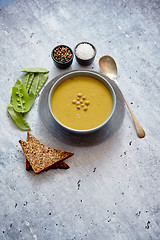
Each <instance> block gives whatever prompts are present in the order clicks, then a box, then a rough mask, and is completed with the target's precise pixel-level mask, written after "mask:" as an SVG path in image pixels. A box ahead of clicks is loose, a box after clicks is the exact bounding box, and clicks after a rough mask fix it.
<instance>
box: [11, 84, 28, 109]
mask: <svg viewBox="0 0 160 240" xmlns="http://www.w3.org/2000/svg"><path fill="white" fill-rule="evenodd" d="M17 92H18V95H17ZM12 102H13V108H14V110H15V111H16V112H21V113H24V112H27V111H28V110H29V109H30V102H29V95H28V92H27V90H26V88H25V86H24V84H20V85H16V86H14V87H13V88H12ZM23 102H25V103H24V104H23Z"/></svg>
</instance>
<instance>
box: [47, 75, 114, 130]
mask: <svg viewBox="0 0 160 240" xmlns="http://www.w3.org/2000/svg"><path fill="white" fill-rule="evenodd" d="M112 107H113V100H112V96H111V94H110V92H109V90H108V89H107V87H106V86H105V85H104V84H103V83H101V82H100V81H98V80H97V79H95V78H92V77H87V76H76V77H72V78H69V79H67V80H66V81H64V82H63V83H62V84H60V85H59V86H58V87H57V89H56V90H55V92H54V94H53V96H52V100H51V108H52V112H53V114H54V116H55V117H56V118H57V120H58V121H59V122H61V123H62V124H63V125H65V126H67V127H69V128H72V129H76V130H89V129H93V128H96V127H98V126H99V125H101V124H103V123H104V122H105V121H106V120H107V119H108V117H109V116H110V114H111V112H112Z"/></svg>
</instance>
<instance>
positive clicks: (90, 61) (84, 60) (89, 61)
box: [74, 42, 97, 66]
mask: <svg viewBox="0 0 160 240" xmlns="http://www.w3.org/2000/svg"><path fill="white" fill-rule="evenodd" d="M81 44H88V45H90V46H91V47H92V48H93V50H94V55H93V57H91V58H88V59H83V58H80V57H79V56H77V52H76V51H77V48H78V46H79V45H81ZM96 53H97V51H96V48H95V47H94V46H93V45H92V44H91V43H89V42H80V43H78V44H77V45H76V47H75V49H74V54H75V57H76V60H77V62H78V63H79V64H80V65H83V66H87V65H90V64H91V63H92V62H93V61H94V58H95V56H96Z"/></svg>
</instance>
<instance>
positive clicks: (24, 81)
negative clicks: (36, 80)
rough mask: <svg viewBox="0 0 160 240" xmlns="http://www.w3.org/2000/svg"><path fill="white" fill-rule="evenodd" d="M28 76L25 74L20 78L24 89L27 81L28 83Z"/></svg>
mask: <svg viewBox="0 0 160 240" xmlns="http://www.w3.org/2000/svg"><path fill="white" fill-rule="evenodd" d="M29 77H30V74H29V73H26V74H25V75H24V76H23V78H22V83H23V84H24V86H25V87H27V84H28V81H29Z"/></svg>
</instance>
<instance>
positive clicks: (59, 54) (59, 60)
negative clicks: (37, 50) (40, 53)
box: [51, 45, 73, 69]
mask: <svg viewBox="0 0 160 240" xmlns="http://www.w3.org/2000/svg"><path fill="white" fill-rule="evenodd" d="M51 57H52V59H53V62H54V64H55V66H56V67H58V68H60V69H65V68H68V67H70V66H71V64H72V62H73V51H72V49H71V48H70V47H68V46H66V45H58V46H56V47H55V48H54V49H53V50H52V52H51Z"/></svg>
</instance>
